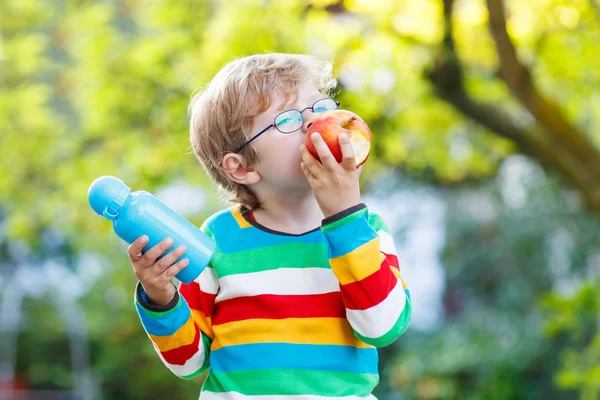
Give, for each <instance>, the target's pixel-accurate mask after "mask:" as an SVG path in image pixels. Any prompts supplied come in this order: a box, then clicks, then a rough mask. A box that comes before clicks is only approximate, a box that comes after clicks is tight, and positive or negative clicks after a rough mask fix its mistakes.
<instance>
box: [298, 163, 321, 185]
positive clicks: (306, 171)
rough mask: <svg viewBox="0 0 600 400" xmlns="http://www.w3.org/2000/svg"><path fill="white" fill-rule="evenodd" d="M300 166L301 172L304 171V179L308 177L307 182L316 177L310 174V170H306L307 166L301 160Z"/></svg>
mask: <svg viewBox="0 0 600 400" xmlns="http://www.w3.org/2000/svg"><path fill="white" fill-rule="evenodd" d="M300 168H302V172H304V176H306V179H308V182H309V183H310V182H312V181H313V180H315V179H317V178H316V177H315V176H314V175H313V174H312V172H310V171H309V170H308V168H307V167H306V165H305V164H304V163H303V162H301V163H300Z"/></svg>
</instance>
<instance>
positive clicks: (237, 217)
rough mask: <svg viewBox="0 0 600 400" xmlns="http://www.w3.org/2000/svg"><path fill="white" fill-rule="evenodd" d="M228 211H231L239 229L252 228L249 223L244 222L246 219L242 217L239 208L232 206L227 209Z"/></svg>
mask: <svg viewBox="0 0 600 400" xmlns="http://www.w3.org/2000/svg"><path fill="white" fill-rule="evenodd" d="M229 211H231V215H233V218H234V219H235V220H236V221H237V223H238V225H239V226H240V228H248V227H250V226H252V225H251V224H250V222H248V221H246V219H245V218H244V217H243V216H242V210H241V209H240V206H233V207H231V208H230V209H229Z"/></svg>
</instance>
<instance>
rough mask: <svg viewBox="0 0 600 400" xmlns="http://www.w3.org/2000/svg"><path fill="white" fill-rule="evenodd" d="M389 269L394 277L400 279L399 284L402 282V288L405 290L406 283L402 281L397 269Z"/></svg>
mask: <svg viewBox="0 0 600 400" xmlns="http://www.w3.org/2000/svg"><path fill="white" fill-rule="evenodd" d="M390 268H391V270H392V272H393V273H394V275H396V277H397V278H398V279H400V282H402V288H404V289H406V288H407V286H406V282H404V279H402V276H401V275H400V271H398V269H397V268H394V267H390Z"/></svg>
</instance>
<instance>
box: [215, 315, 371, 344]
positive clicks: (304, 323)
mask: <svg viewBox="0 0 600 400" xmlns="http://www.w3.org/2000/svg"><path fill="white" fill-rule="evenodd" d="M214 329H215V334H216V337H215V340H214V341H213V342H212V345H211V350H213V351H214V350H217V349H219V348H221V347H226V346H233V345H239V344H250V343H296V344H333V345H342V346H353V347H360V348H367V347H372V346H370V345H368V344H366V343H364V342H362V341H361V340H360V339H358V338H357V337H356V336H354V331H353V330H352V327H351V326H350V323H349V322H348V320H347V319H345V318H287V319H248V320H244V321H235V322H229V323H226V324H222V325H215V327H214Z"/></svg>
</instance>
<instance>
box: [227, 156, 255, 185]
mask: <svg viewBox="0 0 600 400" xmlns="http://www.w3.org/2000/svg"><path fill="white" fill-rule="evenodd" d="M221 167H222V168H223V170H225V174H226V175H227V177H228V178H229V179H231V180H232V181H234V182H237V183H240V184H242V185H252V184H253V183H257V182H258V181H260V179H261V178H262V177H261V175H260V174H259V173H258V171H257V170H255V169H254V168H252V167H250V166H248V165H247V163H246V159H245V158H244V157H243V156H241V155H239V154H236V153H227V154H226V155H225V157H223V161H222V162H221Z"/></svg>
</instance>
